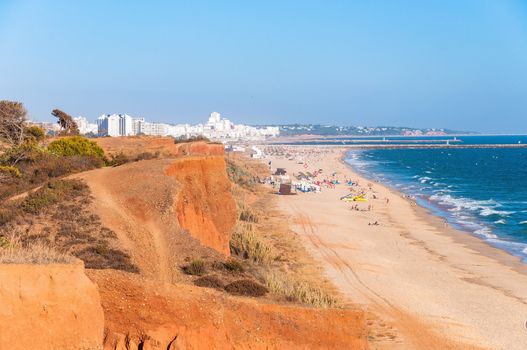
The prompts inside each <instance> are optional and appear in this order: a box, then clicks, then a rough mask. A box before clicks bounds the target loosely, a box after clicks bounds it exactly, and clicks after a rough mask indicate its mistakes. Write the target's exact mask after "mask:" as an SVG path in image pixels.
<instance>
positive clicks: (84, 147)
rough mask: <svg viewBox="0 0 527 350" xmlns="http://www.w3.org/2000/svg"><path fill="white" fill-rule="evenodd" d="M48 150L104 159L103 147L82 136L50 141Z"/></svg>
mask: <svg viewBox="0 0 527 350" xmlns="http://www.w3.org/2000/svg"><path fill="white" fill-rule="evenodd" d="M48 151H49V152H50V153H52V154H55V155H58V156H95V157H98V158H100V159H105V157H104V151H103V149H102V148H101V147H100V146H99V145H98V144H97V143H96V142H95V141H91V140H89V139H87V138H85V137H82V136H70V137H63V138H60V139H58V140H55V141H53V142H51V143H50V144H49V145H48Z"/></svg>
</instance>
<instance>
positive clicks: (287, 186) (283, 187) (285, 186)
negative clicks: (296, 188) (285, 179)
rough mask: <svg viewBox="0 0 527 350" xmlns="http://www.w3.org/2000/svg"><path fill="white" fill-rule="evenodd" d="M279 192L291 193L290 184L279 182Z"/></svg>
mask: <svg viewBox="0 0 527 350" xmlns="http://www.w3.org/2000/svg"><path fill="white" fill-rule="evenodd" d="M278 193H280V194H285V195H287V194H291V184H280V189H279V190H278Z"/></svg>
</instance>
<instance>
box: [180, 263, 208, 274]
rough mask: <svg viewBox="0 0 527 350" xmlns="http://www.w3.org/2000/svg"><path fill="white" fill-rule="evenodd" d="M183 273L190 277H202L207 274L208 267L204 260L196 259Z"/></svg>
mask: <svg viewBox="0 0 527 350" xmlns="http://www.w3.org/2000/svg"><path fill="white" fill-rule="evenodd" d="M183 271H185V273H187V274H189V275H194V276H202V275H204V274H205V273H206V272H207V267H206V265H205V261H204V260H203V259H194V260H192V261H191V262H190V263H189V264H188V265H187V266H185V267H184V268H183Z"/></svg>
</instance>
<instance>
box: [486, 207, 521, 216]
mask: <svg viewBox="0 0 527 350" xmlns="http://www.w3.org/2000/svg"><path fill="white" fill-rule="evenodd" d="M511 214H514V212H513V211H505V210H494V209H491V208H484V209H482V210H481V211H480V212H479V215H481V216H491V215H499V216H509V215H511Z"/></svg>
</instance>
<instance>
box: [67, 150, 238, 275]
mask: <svg viewBox="0 0 527 350" xmlns="http://www.w3.org/2000/svg"><path fill="white" fill-rule="evenodd" d="M172 145H173V142H172ZM181 147H184V148H185V149H186V151H185V152H184V153H190V154H191V155H186V156H170V157H168V158H161V159H152V160H143V161H139V162H132V163H127V164H124V165H121V166H118V167H108V168H103V169H97V170H94V171H88V172H85V173H81V174H78V175H75V177H77V178H80V179H82V180H83V181H85V182H86V184H87V185H88V186H89V188H90V191H91V195H92V196H93V197H94V199H93V201H92V204H91V210H92V211H93V213H94V214H97V216H98V217H100V219H101V224H102V225H103V226H104V227H107V228H109V229H110V230H112V231H113V232H115V234H116V237H117V241H118V244H119V249H121V250H122V251H125V252H126V253H127V254H129V255H130V256H131V257H132V260H133V262H134V264H136V265H137V266H138V268H139V270H140V273H141V274H142V275H144V276H147V277H149V278H154V279H157V280H162V281H166V282H172V281H174V280H177V279H178V275H179V274H181V271H180V267H181V266H182V265H183V264H185V259H186V258H192V257H194V256H204V255H210V254H217V255H218V256H220V255H223V256H226V255H229V240H230V234H231V230H232V228H233V226H234V224H235V221H236V205H235V202H234V199H233V197H232V194H231V192H230V186H231V185H230V181H229V179H228V177H227V173H226V167H225V160H224V156H223V147H222V146H221V145H209V144H206V143H203V142H200V143H196V144H192V143H189V144H183V145H181ZM147 149H148V148H147ZM216 153H217V154H219V155H215V154H216Z"/></svg>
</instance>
